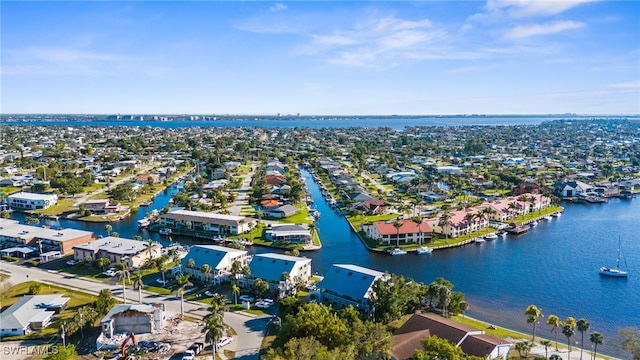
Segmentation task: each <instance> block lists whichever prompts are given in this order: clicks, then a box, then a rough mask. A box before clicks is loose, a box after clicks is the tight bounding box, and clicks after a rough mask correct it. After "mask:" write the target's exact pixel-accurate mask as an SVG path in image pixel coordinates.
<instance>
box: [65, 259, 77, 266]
mask: <svg viewBox="0 0 640 360" xmlns="http://www.w3.org/2000/svg"><path fill="white" fill-rule="evenodd" d="M77 263H78V262H77V261H75V260H69V261H67V265H69V266H75V265H76V264H77Z"/></svg>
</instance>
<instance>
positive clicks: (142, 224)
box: [138, 218, 151, 229]
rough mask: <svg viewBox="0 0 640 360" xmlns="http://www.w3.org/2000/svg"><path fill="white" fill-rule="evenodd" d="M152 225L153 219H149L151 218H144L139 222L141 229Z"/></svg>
mask: <svg viewBox="0 0 640 360" xmlns="http://www.w3.org/2000/svg"><path fill="white" fill-rule="evenodd" d="M150 224H151V219H149V218H143V219H140V220H138V227H139V228H140V229H144V228H146V227H147V226H149V225H150Z"/></svg>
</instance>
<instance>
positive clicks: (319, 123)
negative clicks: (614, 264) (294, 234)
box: [0, 115, 638, 130]
mask: <svg viewBox="0 0 640 360" xmlns="http://www.w3.org/2000/svg"><path fill="white" fill-rule="evenodd" d="M567 118H569V119H575V120H584V119H592V118H593V117H587V116H534V115H531V116H478V117H466V116H425V117H401V116H398V117H371V118H367V117H354V118H319V119H310V118H301V119H299V120H291V119H288V120H287V119H228V120H227V119H224V120H215V121H214V120H211V121H185V120H176V121H71V120H70V121H41V120H34V121H29V122H18V123H5V124H15V125H64V126H152V127H161V128H169V129H175V128H185V127H192V126H202V127H237V126H242V127H265V128H276V127H281V128H293V127H307V128H314V129H319V128H346V127H366V128H373V127H390V128H392V129H395V130H402V129H404V128H405V127H407V126H461V125H534V124H540V123H542V122H543V121H551V120H558V119H567ZM602 118H603V119H604V118H612V119H621V118H624V119H638V117H637V116H624V117H602ZM0 124H2V123H1V122H0Z"/></svg>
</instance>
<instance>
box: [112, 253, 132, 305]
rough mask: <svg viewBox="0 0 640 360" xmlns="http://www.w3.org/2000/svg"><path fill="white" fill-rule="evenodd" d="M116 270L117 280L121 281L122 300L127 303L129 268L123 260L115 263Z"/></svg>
mask: <svg viewBox="0 0 640 360" xmlns="http://www.w3.org/2000/svg"><path fill="white" fill-rule="evenodd" d="M115 268H116V271H117V274H118V281H122V302H124V303H125V304H126V303H127V287H126V285H127V280H129V269H128V268H127V264H126V263H125V262H120V263H117V264H116V266H115Z"/></svg>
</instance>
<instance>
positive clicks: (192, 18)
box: [0, 0, 640, 115]
mask: <svg viewBox="0 0 640 360" xmlns="http://www.w3.org/2000/svg"><path fill="white" fill-rule="evenodd" d="M0 16H1V19H0V20H1V24H0V26H1V27H0V40H1V43H0V50H1V55H0V61H1V67H0V76H1V77H0V107H1V109H0V113H4V114H10V113H84V114H255V115H275V114H281V115H286V114H301V115H437V114H441V115H450V114H564V113H577V114H638V113H640V1H635V0H626V1H597V0H570V1H556V0H553V1H551V0H487V1H480V0H477V1H474V0H469V1H385V2H382V1H373V2H370V1H290V2H286V1H282V2H270V1H175V2H170V1H81V2H71V1H62V2H55V1H5V0H3V1H2V2H1V3H0Z"/></svg>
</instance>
